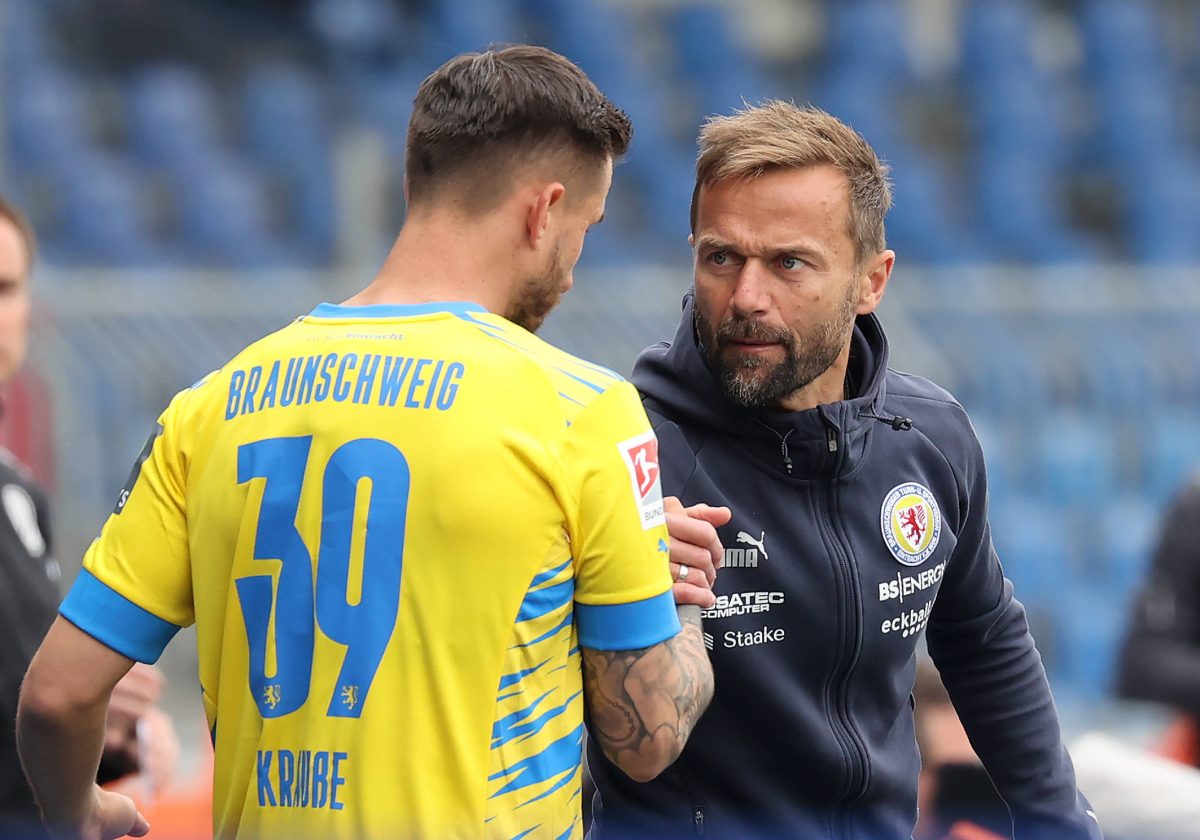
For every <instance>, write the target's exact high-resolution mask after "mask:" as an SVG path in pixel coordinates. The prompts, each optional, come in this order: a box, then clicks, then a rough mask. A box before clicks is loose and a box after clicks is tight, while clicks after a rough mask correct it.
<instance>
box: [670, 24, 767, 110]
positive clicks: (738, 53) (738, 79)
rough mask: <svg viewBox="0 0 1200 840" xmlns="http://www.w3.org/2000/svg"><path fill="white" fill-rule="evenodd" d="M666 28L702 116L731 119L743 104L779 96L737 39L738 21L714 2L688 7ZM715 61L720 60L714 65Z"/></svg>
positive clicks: (681, 69)
mask: <svg viewBox="0 0 1200 840" xmlns="http://www.w3.org/2000/svg"><path fill="white" fill-rule="evenodd" d="M668 23H669V31H670V32H671V33H672V35H673V36H674V46H675V52H676V58H677V63H678V65H679V69H680V74H681V75H682V76H683V77H684V78H685V79H686V80H688V81H689V82H690V83H691V85H692V87H693V88H694V89H695V91H696V92H697V93H698V95H699V104H700V110H701V111H702V114H703V115H708V114H727V113H729V112H730V111H731V110H733V109H734V108H740V107H741V106H742V102H743V100H745V101H748V102H751V103H757V102H761V101H762V100H764V99H770V98H777V97H778V92H777V91H776V86H775V85H774V83H773V82H772V81H771V80H769V79H767V78H766V77H765V76H764V74H763V73H762V72H761V70H760V68H759V66H758V60H757V57H756V56H755V55H754V54H753V52H752V51H751V50H750V49H748V48H747V47H746V46H745V45H744V44H742V43H741V41H740V40H739V39H738V38H737V37H736V28H737V27H736V21H734V20H732V19H731V15H730V12H729V10H728V9H727V8H725V7H724V6H722V5H719V4H717V3H715V2H711V0H707V1H706V2H694V3H685V4H683V5H681V6H680V7H679V8H678V9H676V10H675V11H674V13H673V14H671V15H670V18H669V21H668ZM713 56H721V60H720V61H713V58H712V57H713Z"/></svg>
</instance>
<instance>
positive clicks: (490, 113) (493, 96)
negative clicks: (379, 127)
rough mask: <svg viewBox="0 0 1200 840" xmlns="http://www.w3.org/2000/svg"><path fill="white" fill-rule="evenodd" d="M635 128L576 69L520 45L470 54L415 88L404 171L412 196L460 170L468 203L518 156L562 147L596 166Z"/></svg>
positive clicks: (476, 205)
mask: <svg viewBox="0 0 1200 840" xmlns="http://www.w3.org/2000/svg"><path fill="white" fill-rule="evenodd" d="M632 134H633V128H632V126H631V124H630V122H629V117H628V116H626V115H625V112H624V111H621V110H620V109H619V108H617V107H616V106H615V105H614V104H613V103H612V102H611V101H610V100H609V99H608V98H607V97H606V96H605V95H604V94H602V93H601V92H600V90H599V89H598V88H597V87H596V85H595V84H593V83H592V81H591V80H590V79H589V78H588V77H587V76H586V75H585V74H584V72H583V71H582V70H580V69H579V67H577V66H576V65H574V64H572V63H571V62H570V61H569V60H567V59H566V58H564V57H563V56H561V55H559V54H558V53H556V52H553V51H551V50H548V49H545V48H544V47H534V46H526V45H518V46H510V47H505V48H502V49H492V50H488V51H486V52H481V53H467V54H465V55H460V56H458V57H457V58H454V59H451V60H450V61H448V62H446V63H445V64H443V65H442V66H441V67H439V68H438V69H437V70H435V71H434V72H433V73H432V74H431V75H430V76H429V77H428V78H427V79H425V81H424V82H422V83H421V87H420V88H419V89H418V91H417V96H416V99H415V100H414V102H413V113H412V118H411V120H410V122H409V125H408V145H407V153H406V154H407V160H406V162H405V177H406V178H407V181H408V195H409V201H410V203H411V202H416V201H420V200H423V199H425V198H426V197H428V196H430V195H432V194H433V193H435V192H436V191H437V190H438V188H439V187H440V186H441V185H442V184H444V183H446V182H448V181H450V180H453V179H456V178H459V176H465V177H461V179H460V180H461V181H462V182H463V184H464V186H465V189H466V196H467V202H468V207H470V208H472V209H476V210H478V209H482V208H484V207H487V206H489V205H490V204H492V203H493V202H494V201H495V200H496V199H497V197H498V194H502V193H503V190H502V189H501V188H500V187H501V183H502V182H501V180H500V179H503V178H507V177H508V176H509V175H510V173H511V170H512V167H513V165H514V164H516V163H518V162H521V161H523V160H532V159H534V158H536V157H539V156H542V155H546V154H554V153H560V152H563V151H569V152H571V153H573V154H572V157H573V158H574V159H573V160H572V161H571V162H572V163H575V164H591V163H594V164H596V165H599V164H600V163H602V162H603V161H604V159H605V158H606V157H612V158H614V159H616V158H619V157H620V156H622V155H624V154H625V152H626V151H627V150H628V148H629V139H630V137H631V136H632Z"/></svg>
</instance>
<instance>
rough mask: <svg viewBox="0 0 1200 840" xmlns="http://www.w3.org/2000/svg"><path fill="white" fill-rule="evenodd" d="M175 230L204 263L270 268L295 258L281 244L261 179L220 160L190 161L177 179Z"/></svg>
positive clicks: (244, 169) (241, 165)
mask: <svg viewBox="0 0 1200 840" xmlns="http://www.w3.org/2000/svg"><path fill="white" fill-rule="evenodd" d="M177 180H178V187H179V188H178V190H177V191H176V197H177V201H178V202H179V205H178V208H177V212H178V221H179V232H180V235H181V237H182V239H183V242H184V243H185V244H186V245H187V246H188V247H190V248H191V249H192V251H193V252H194V253H195V255H196V256H197V257H198V258H199V259H200V260H202V261H204V262H206V263H209V264H214V265H228V266H233V267H238V268H273V267H277V266H279V265H282V264H286V263H287V262H288V261H289V259H294V258H295V257H296V255H289V254H287V253H286V252H285V251H284V250H283V249H282V248H281V247H280V245H279V242H278V239H277V236H276V233H275V230H274V220H273V218H272V213H271V208H270V206H269V202H268V198H267V195H266V190H265V187H264V183H263V180H262V178H261V177H260V176H259V175H258V173H256V172H255V171H254V170H251V169H248V168H246V167H245V166H244V165H243V164H241V163H240V162H236V161H232V160H229V159H227V158H225V157H222V156H213V157H209V158H206V159H203V160H196V161H193V165H191V166H190V167H188V168H186V169H185V170H183V171H181V172H180V174H179V176H178V179H177Z"/></svg>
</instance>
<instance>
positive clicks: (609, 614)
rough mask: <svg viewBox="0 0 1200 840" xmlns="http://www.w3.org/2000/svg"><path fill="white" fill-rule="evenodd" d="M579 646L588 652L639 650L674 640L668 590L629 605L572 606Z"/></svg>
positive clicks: (673, 616)
mask: <svg viewBox="0 0 1200 840" xmlns="http://www.w3.org/2000/svg"><path fill="white" fill-rule="evenodd" d="M575 621H576V623H577V625H578V627H579V644H580V646H581V647H585V648H590V649H591V650H641V649H642V648H648V647H650V646H651V645H656V644H658V643H659V642H665V641H666V640H667V639H670V638H672V637H674V636H675V635H676V634H677V633H678V632H679V630H680V624H679V615H678V614H677V613H676V612H675V598H674V596H673V595H672V594H671V591H670V590H667V591H666V592H664V593H663V594H661V595H655V596H654V597H653V598H647V599H646V600H644V601H633V602H632V603H629V604H581V603H579V602H578V601H576V602H575Z"/></svg>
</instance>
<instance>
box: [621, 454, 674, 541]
mask: <svg viewBox="0 0 1200 840" xmlns="http://www.w3.org/2000/svg"><path fill="white" fill-rule="evenodd" d="M617 449H619V450H620V451H621V458H622V459H623V460H624V461H625V468H626V469H627V470H628V471H629V481H630V485H631V486H632V487H633V498H634V500H635V501H636V502H637V506H638V515H639V517H640V518H641V520H642V529H643V530H647V531H648V530H650V529H651V528H653V527H655V526H656V525H662V524H664V523H665V522H666V521H667V519H666V516H664V514H663V495H662V483H661V482H660V481H659V469H658V438H656V437H655V436H654V432H646V433H645V434H644V435H638V436H637V437H635V438H630V439H629V440H627V441H623V442H621V443H618V444H617Z"/></svg>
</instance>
